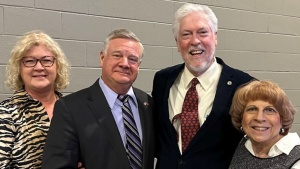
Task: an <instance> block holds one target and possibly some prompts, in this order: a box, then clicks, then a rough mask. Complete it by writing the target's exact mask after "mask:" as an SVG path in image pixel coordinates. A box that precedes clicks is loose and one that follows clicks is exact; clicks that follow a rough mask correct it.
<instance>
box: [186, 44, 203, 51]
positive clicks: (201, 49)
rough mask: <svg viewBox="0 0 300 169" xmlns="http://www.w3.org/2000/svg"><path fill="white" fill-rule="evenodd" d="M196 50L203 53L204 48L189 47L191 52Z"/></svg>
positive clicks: (199, 46) (198, 46)
mask: <svg viewBox="0 0 300 169" xmlns="http://www.w3.org/2000/svg"><path fill="white" fill-rule="evenodd" d="M195 50H199V51H203V50H204V48H203V47H202V46H201V45H197V46H190V47H189V50H188V51H189V52H192V51H195Z"/></svg>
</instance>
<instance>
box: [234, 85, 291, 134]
mask: <svg viewBox="0 0 300 169" xmlns="http://www.w3.org/2000/svg"><path fill="white" fill-rule="evenodd" d="M256 100H262V101H266V102H269V103H270V104H272V105H274V107H275V108H276V110H277V111H278V113H279V115H280V119H281V123H282V128H283V129H284V132H283V133H281V134H283V135H286V134H287V133H288V132H289V129H290V128H291V127H292V123H293V120H294V114H295V112H296V110H295V108H294V106H293V105H292V103H291V102H290V101H289V99H288V97H287V95H286V94H285V92H284V91H283V90H282V89H281V88H280V87H279V86H278V85H277V84H276V83H274V82H271V81H252V82H249V83H248V84H245V85H243V86H241V87H239V88H238V90H237V91H236V92H235V94H234V97H233V100H232V104H231V108H230V115H231V120H232V124H233V126H234V127H235V128H236V129H238V130H239V129H240V127H241V126H242V119H243V113H244V111H245V107H246V105H247V103H248V102H250V101H256Z"/></svg>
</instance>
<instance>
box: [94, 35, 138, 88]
mask: <svg viewBox="0 0 300 169" xmlns="http://www.w3.org/2000/svg"><path fill="white" fill-rule="evenodd" d="M107 45H108V47H107V52H106V55H105V53H104V52H103V51H102V52H101V54H100V64H101V67H102V76H101V77H102V80H103V81H104V83H105V84H106V85H107V86H108V87H110V88H111V89H112V90H113V91H115V92H116V93H118V94H124V93H126V92H127V91H128V89H129V88H130V87H131V85H132V83H133V82H134V81H135V79H136V78H137V75H138V73H139V65H140V60H141V56H142V50H141V48H140V45H139V43H138V42H136V41H134V40H130V39H123V38H117V39H112V40H110V41H109V42H108V44H107Z"/></svg>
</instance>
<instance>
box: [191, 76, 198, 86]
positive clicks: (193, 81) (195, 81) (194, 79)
mask: <svg viewBox="0 0 300 169" xmlns="http://www.w3.org/2000/svg"><path fill="white" fill-rule="evenodd" d="M198 83H199V80H198V79H197V78H195V77H194V78H193V80H192V86H191V87H195V86H196V85H197V84H198Z"/></svg>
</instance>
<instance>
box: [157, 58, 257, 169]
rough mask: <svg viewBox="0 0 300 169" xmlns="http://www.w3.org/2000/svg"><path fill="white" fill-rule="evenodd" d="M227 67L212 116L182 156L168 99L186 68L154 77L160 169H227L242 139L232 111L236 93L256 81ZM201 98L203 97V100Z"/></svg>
mask: <svg viewBox="0 0 300 169" xmlns="http://www.w3.org/2000/svg"><path fill="white" fill-rule="evenodd" d="M217 62H218V63H219V64H221V65H222V66H223V69H222V72H221V76H220V79H219V82H218V86H217V91H216V95H215V99H214V101H213V107H212V110H211V113H210V115H209V116H208V118H207V119H206V121H205V122H204V124H203V125H202V126H201V127H200V130H199V131H198V132H197V134H196V135H195V137H194V138H193V140H192V141H191V143H190V144H189V145H188V147H187V148H186V150H185V151H184V152H183V153H182V155H181V154H180V150H179V148H178V144H177V139H176V131H175V129H174V127H173V125H172V124H171V122H170V120H169V110H168V98H169V93H170V88H171V86H172V85H173V83H174V81H175V79H176V78H177V76H178V74H179V73H180V72H181V71H182V70H183V69H184V64H180V65H176V66H173V67H169V68H166V69H163V70H161V71H159V72H157V73H156V74H155V76H154V81H153V90H152V97H153V99H154V103H155V105H156V111H155V112H156V113H157V114H155V116H154V117H155V120H157V126H158V128H157V134H158V137H157V138H158V147H157V152H156V153H157V158H158V161H157V167H156V168H157V169H166V168H170V169H175V168H180V169H196V168H201V169H227V168H228V166H229V164H230V161H231V158H232V156H233V153H234V151H235V148H236V147H237V145H238V143H239V141H240V140H241V138H242V134H241V133H239V132H238V131H237V130H236V129H235V128H234V127H233V126H232V124H231V119H230V115H229V109H230V105H231V102H232V97H233V95H234V92H235V90H236V89H237V87H238V86H240V85H241V84H244V83H246V82H248V81H250V80H251V79H253V77H251V76H250V75H248V74H247V73H244V72H242V71H239V70H237V69H233V68H231V67H229V66H227V65H226V64H225V63H224V62H223V61H222V60H221V59H220V58H217ZM200 97H201V96H200Z"/></svg>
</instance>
